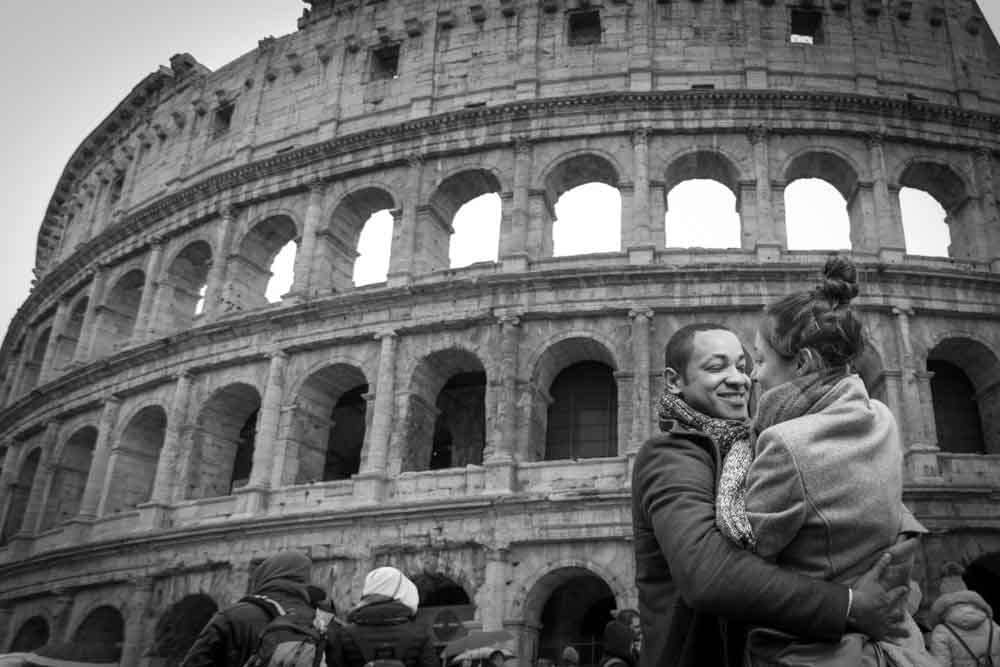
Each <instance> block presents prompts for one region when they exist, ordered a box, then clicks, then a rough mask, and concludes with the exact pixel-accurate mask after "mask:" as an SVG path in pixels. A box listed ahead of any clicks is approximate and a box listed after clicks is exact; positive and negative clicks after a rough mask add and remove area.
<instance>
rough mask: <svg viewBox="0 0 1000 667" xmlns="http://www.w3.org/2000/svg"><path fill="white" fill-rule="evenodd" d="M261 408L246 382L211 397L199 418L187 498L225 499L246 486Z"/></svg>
mask: <svg viewBox="0 0 1000 667" xmlns="http://www.w3.org/2000/svg"><path fill="white" fill-rule="evenodd" d="M259 409H260V394H259V393H258V392H257V390H256V389H255V388H253V387H251V386H250V385H247V384H243V383H234V384H231V385H227V386H226V387H223V388H222V389H219V390H217V391H215V393H213V394H212V395H211V396H210V397H209V399H208V400H207V401H206V402H205V404H204V407H203V408H202V409H201V413H200V414H199V415H198V420H197V425H198V429H197V431H196V438H197V441H198V442H197V443H196V446H195V447H194V450H193V452H192V454H191V457H190V458H191V461H190V462H189V465H188V479H187V480H186V483H187V492H186V497H187V498H212V497H215V496H225V495H228V494H230V493H232V491H233V489H234V488H236V487H239V486H242V485H243V484H245V483H246V481H247V480H248V479H249V477H250V472H251V469H252V466H253V448H254V438H255V437H256V423H257V413H258V410H259Z"/></svg>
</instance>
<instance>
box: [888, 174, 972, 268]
mask: <svg viewBox="0 0 1000 667" xmlns="http://www.w3.org/2000/svg"><path fill="white" fill-rule="evenodd" d="M899 186H900V208H902V207H903V205H904V203H907V201H906V200H904V199H903V190H904V189H907V188H912V189H914V190H919V191H922V192H924V193H926V195H927V197H930V198H931V199H933V200H934V201H935V202H937V204H938V205H940V207H941V209H944V213H945V215H944V217H943V218H940V219H942V220H943V221H944V223H945V226H946V228H947V234H948V236H947V239H948V243H947V246H946V251H945V255H944V256H947V257H954V258H956V259H966V258H969V257H975V256H977V255H979V254H981V249H980V248H977V247H976V246H977V243H978V242H977V239H978V237H979V234H978V231H977V226H978V225H979V224H981V223H980V221H979V220H978V218H979V216H978V215H977V211H976V207H975V206H972V205H970V203H971V201H972V200H971V199H970V196H969V189H968V187H967V186H966V184H965V181H964V180H963V179H962V177H961V176H959V174H958V173H957V172H956V171H955V170H954V169H952V168H951V167H950V166H949V165H946V164H942V163H938V162H930V161H926V160H920V161H917V162H913V163H911V164H909V165H907V167H906V169H904V170H903V173H902V174H900V175H899ZM908 199H913V195H911V196H910V197H908ZM909 208H911V209H912V205H911V206H910V207H909ZM923 208H924V210H923V215H925V216H926V217H928V218H930V220H929V223H928V224H930V230H928V232H927V233H931V232H933V233H935V236H934V238H935V240H936V241H937V243H936V244H935V245H934V247H933V249H934V250H937V251H940V250H941V247H940V246H941V241H942V238H941V237H942V236H943V232H942V230H941V229H940V226H938V225H936V224H934V223H935V222H936V221H937V219H939V216H940V211H939V210H938V209H937V207H936V206H931V205H930V204H929V203H927V201H926V199H925V200H924V205H923ZM903 213H904V215H903V231H904V233H906V232H910V231H911V230H910V229H908V227H909V228H913V227H914V225H913V224H912V223H911V224H910V225H907V215H906V213H907V210H906V209H904V210H903ZM914 215H915V214H914V213H913V212H912V211H910V216H914ZM931 216H933V217H931ZM918 219H922V218H918ZM911 233H912V232H911ZM909 240H910V237H909V236H907V250H909Z"/></svg>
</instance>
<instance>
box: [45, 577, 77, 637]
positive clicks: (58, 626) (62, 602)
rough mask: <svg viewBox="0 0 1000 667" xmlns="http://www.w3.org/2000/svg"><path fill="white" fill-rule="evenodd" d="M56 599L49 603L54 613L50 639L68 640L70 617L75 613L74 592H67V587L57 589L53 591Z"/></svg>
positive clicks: (51, 611)
mask: <svg viewBox="0 0 1000 667" xmlns="http://www.w3.org/2000/svg"><path fill="white" fill-rule="evenodd" d="M52 594H53V595H55V597H56V599H55V600H53V601H52V603H50V604H49V610H50V613H51V614H52V628H51V632H50V635H49V639H50V640H52V639H54V640H56V641H67V640H69V631H70V627H69V619H70V615H71V614H72V613H73V602H74V599H73V594H72V593H68V592H66V590H65V589H56V590H53V591H52Z"/></svg>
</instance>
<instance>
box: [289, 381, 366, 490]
mask: <svg viewBox="0 0 1000 667" xmlns="http://www.w3.org/2000/svg"><path fill="white" fill-rule="evenodd" d="M367 393H368V381H367V379H366V378H365V376H364V373H362V372H361V370H360V369H358V368H356V367H354V366H349V365H347V364H335V365H332V366H327V367H325V368H323V369H321V370H318V371H316V372H315V373H313V374H312V375H310V376H309V378H308V379H307V380H306V381H305V382H304V383H303V384H302V389H301V390H300V391H299V395H298V397H297V399H296V406H297V415H296V423H297V425H298V434H297V436H296V438H295V439H296V446H297V448H298V452H299V456H298V460H299V464H298V470H297V471H296V473H295V480H294V481H295V483H296V484H303V483H307V482H315V481H320V480H322V481H332V480H341V479H350V477H351V475H354V474H357V473H358V471H359V469H360V467H361V450H362V447H363V445H364V440H365V432H366V429H367V408H368V403H367V400H366V399H365V396H366V394H367Z"/></svg>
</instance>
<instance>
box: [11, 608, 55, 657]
mask: <svg viewBox="0 0 1000 667" xmlns="http://www.w3.org/2000/svg"><path fill="white" fill-rule="evenodd" d="M50 636H51V631H50V630H49V622H48V621H47V620H46V619H45V617H44V616H32V617H31V618H29V619H28V620H26V621H25V622H24V623H22V624H21V626H20V627H19V628H18V629H17V632H16V633H15V634H14V641H12V642H11V644H10V649H9V652H10V653H21V652H25V653H28V652H30V651H34V650H35V649H39V648H41V647H43V646H45V644H46V643H47V642H48V641H49V637H50Z"/></svg>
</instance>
